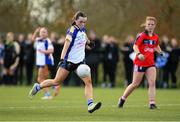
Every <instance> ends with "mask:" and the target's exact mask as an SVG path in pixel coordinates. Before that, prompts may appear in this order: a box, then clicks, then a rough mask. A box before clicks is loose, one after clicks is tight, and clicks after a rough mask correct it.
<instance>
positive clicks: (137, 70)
mask: <svg viewBox="0 0 180 122" xmlns="http://www.w3.org/2000/svg"><path fill="white" fill-rule="evenodd" d="M156 24H157V20H156V18H155V17H150V16H148V17H146V21H145V23H144V26H145V31H144V32H142V33H140V34H139V35H138V37H137V39H136V40H135V43H134V46H133V49H134V51H135V53H136V57H135V60H134V71H133V81H132V83H131V84H130V85H129V86H128V87H127V88H126V90H125V91H124V93H123V95H122V97H120V98H119V102H118V107H119V108H122V107H123V104H124V102H125V100H126V99H127V97H128V96H129V95H130V94H131V93H132V92H133V90H134V89H135V88H137V87H138V86H139V84H140V82H141V81H142V78H143V76H144V75H145V76H146V78H147V81H148V85H149V88H148V96H149V105H150V106H149V107H150V109H155V108H157V106H156V103H155V95H156V86H155V80H156V67H155V64H154V52H155V51H157V52H158V53H159V54H161V55H163V54H164V53H163V52H162V51H161V48H160V47H159V37H158V35H157V34H155V33H154V29H155V27H156Z"/></svg>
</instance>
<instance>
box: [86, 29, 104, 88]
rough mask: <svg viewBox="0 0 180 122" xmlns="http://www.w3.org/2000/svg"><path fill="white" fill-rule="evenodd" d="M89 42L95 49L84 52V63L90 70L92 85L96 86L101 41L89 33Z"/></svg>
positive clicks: (91, 32) (94, 34) (93, 33)
mask: <svg viewBox="0 0 180 122" xmlns="http://www.w3.org/2000/svg"><path fill="white" fill-rule="evenodd" d="M89 39H90V41H92V42H94V44H95V48H93V49H91V50H88V49H87V50H86V63H87V64H88V65H89V67H90V68H91V75H92V79H93V81H94V82H93V83H94V84H93V85H94V86H97V85H98V67H99V63H100V48H101V40H100V39H99V38H98V37H97V36H96V33H95V32H94V31H92V30H91V31H90V33H89Z"/></svg>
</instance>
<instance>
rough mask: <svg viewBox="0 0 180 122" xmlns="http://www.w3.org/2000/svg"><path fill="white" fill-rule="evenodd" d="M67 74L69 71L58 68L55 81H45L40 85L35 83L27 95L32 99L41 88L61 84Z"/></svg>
mask: <svg viewBox="0 0 180 122" xmlns="http://www.w3.org/2000/svg"><path fill="white" fill-rule="evenodd" d="M68 74H69V71H67V70H66V69H64V68H61V67H60V68H59V69H58V71H57V73H56V77H55V79H47V80H44V81H43V82H41V83H40V84H37V83H36V84H34V86H33V88H32V89H31V91H30V93H29V96H30V97H33V96H34V95H35V94H36V93H37V92H38V91H39V90H41V89H43V88H47V87H50V86H56V85H60V84H62V82H63V81H64V80H65V78H66V77H67V76H68Z"/></svg>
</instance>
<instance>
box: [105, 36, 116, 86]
mask: <svg viewBox="0 0 180 122" xmlns="http://www.w3.org/2000/svg"><path fill="white" fill-rule="evenodd" d="M105 58H106V61H107V67H106V68H107V73H108V76H109V79H110V83H109V84H108V86H109V87H110V88H113V87H115V85H116V82H115V80H116V69H117V64H118V61H119V47H118V44H117V42H116V40H115V38H114V37H112V36H110V37H109V38H108V42H107V45H106V48H105Z"/></svg>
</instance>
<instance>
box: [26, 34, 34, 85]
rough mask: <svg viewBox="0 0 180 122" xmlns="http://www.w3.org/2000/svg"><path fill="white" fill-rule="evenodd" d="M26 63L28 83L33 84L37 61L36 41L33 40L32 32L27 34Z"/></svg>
mask: <svg viewBox="0 0 180 122" xmlns="http://www.w3.org/2000/svg"><path fill="white" fill-rule="evenodd" d="M24 48H25V50H24V57H23V60H24V64H25V71H26V80H27V82H26V85H31V84H32V80H33V68H34V62H35V49H34V43H33V40H32V33H29V34H28V35H27V39H26V40H25V42H24Z"/></svg>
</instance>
